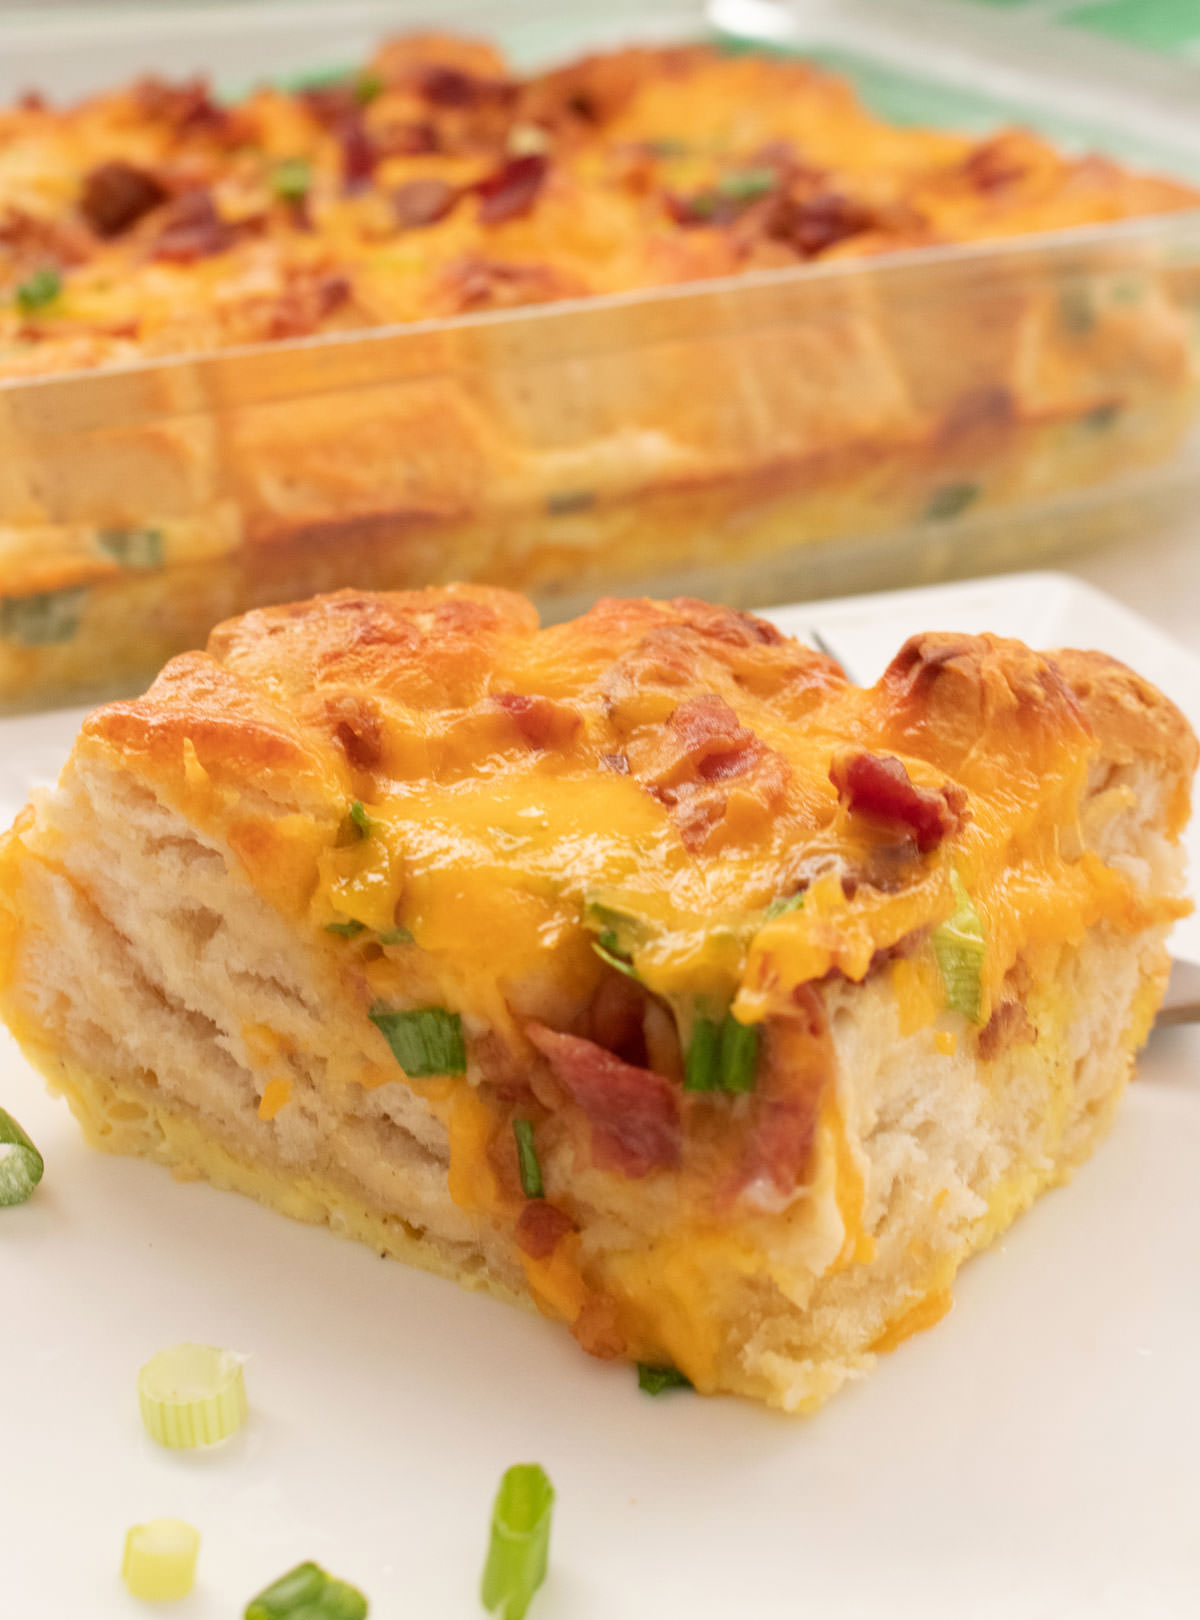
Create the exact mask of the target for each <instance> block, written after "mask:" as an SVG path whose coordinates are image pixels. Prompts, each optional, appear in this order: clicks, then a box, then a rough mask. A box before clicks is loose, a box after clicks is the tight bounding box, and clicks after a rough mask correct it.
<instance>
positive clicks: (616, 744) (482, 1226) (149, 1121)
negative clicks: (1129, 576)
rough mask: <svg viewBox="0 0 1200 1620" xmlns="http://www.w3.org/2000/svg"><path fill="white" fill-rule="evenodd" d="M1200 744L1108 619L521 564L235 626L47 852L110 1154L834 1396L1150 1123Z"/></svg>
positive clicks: (595, 1343)
mask: <svg viewBox="0 0 1200 1620" xmlns="http://www.w3.org/2000/svg"><path fill="white" fill-rule="evenodd" d="M1195 762H1196V742H1195V738H1194V737H1193V735H1192V733H1191V731H1190V730H1189V728H1188V726H1187V724H1186V722H1185V721H1184V720H1183V718H1182V717H1181V716H1180V714H1179V713H1178V712H1177V711H1176V710H1175V709H1174V708H1173V707H1172V705H1171V704H1170V703H1169V702H1167V700H1166V699H1164V698H1163V697H1162V696H1160V694H1159V693H1158V692H1156V691H1155V690H1154V689H1153V688H1152V687H1151V686H1149V685H1148V684H1147V683H1146V682H1144V681H1143V680H1141V679H1140V678H1139V677H1138V676H1136V675H1134V674H1132V673H1131V672H1130V671H1129V670H1127V669H1125V668H1124V667H1123V666H1121V665H1119V664H1117V663H1115V662H1114V661H1113V660H1111V659H1109V658H1107V657H1105V656H1103V655H1101V654H1098V653H1084V652H1064V653H1057V654H1054V655H1052V656H1042V655H1040V654H1037V653H1034V652H1031V651H1029V650H1028V649H1027V648H1026V647H1024V646H1022V645H1021V644H1020V643H1018V642H1015V641H1004V640H1000V639H998V638H995V637H991V636H963V635H947V634H932V633H930V634H925V635H920V636H916V637H914V638H912V639H911V640H909V641H908V642H906V643H905V645H904V646H903V647H902V648H901V649H900V651H899V653H898V654H897V655H896V657H895V658H894V659H893V661H892V663H891V664H890V665H889V667H888V669H887V670H886V672H885V673H884V675H883V676H882V678H881V679H880V680H879V682H878V683H877V684H876V685H875V686H874V687H871V688H869V689H860V688H858V687H855V686H853V685H852V684H850V683H849V682H848V681H847V679H846V678H845V676H844V675H843V673H842V672H841V670H840V669H839V668H838V667H837V665H836V664H835V663H834V662H833V661H832V660H830V659H828V658H826V657H824V656H823V655H821V654H819V653H815V652H812V651H810V650H809V649H808V648H806V647H804V646H801V645H799V644H798V643H796V642H794V641H792V640H789V639H787V638H786V637H784V636H783V635H781V634H780V633H779V632H778V631H777V630H775V629H774V628H773V627H772V626H771V625H769V624H766V623H764V622H762V621H760V620H758V619H754V618H751V617H748V616H746V615H744V614H739V613H735V612H733V611H730V610H728V609H725V608H718V607H710V606H707V605H705V604H703V603H700V602H696V601H690V600H678V601H674V602H669V603H661V602H651V601H644V600H642V601H604V602H601V603H599V604H598V605H597V606H596V607H595V608H594V609H593V611H591V612H590V613H588V614H586V615H585V616H584V617H582V618H580V619H578V620H576V621H574V622H573V623H570V624H564V625H559V626H556V627H554V628H550V629H544V630H539V629H538V627H537V623H536V619H535V617H534V615H533V613H532V610H531V609H530V608H529V607H528V605H527V604H526V603H525V602H524V601H522V600H521V599H520V598H518V597H515V596H511V595H508V594H506V593H503V592H500V591H493V590H488V589H485V588H483V587H477V588H466V587H464V588H458V589H447V590H438V591H427V592H417V593H411V594H396V595H378V596H374V595H366V594H362V593H355V592H342V593H341V594H338V595H334V596H327V597H321V598H317V599H315V600H313V601H309V602H304V603H299V604H296V605H293V606H287V607H279V608H272V609H269V610H266V611H263V612H258V613H253V614H250V615H248V616H247V617H245V618H242V619H239V620H234V621H232V622H230V623H227V624H225V625H222V626H220V627H219V628H218V629H217V630H216V631H215V632H214V634H213V636H212V639H211V641H210V643H209V648H208V651H207V653H204V654H200V653H196V654H189V655H186V656H184V657H182V658H178V659H176V660H175V661H174V662H173V663H171V664H170V665H168V666H167V668H166V669H165V670H164V672H163V674H162V675H161V676H160V677H159V679H158V680H157V681H156V683H155V684H154V686H153V687H152V688H151V689H150V691H149V693H148V694H147V695H146V696H145V697H144V698H141V699H139V700H137V701H132V702H122V703H115V704H112V705H110V706H108V707H106V708H103V709H100V710H98V711H97V712H96V713H95V714H93V715H92V716H91V717H90V718H89V719H88V720H87V721H86V722H85V724H84V726H83V729H82V732H81V733H80V736H79V739H78V741H77V743H76V745H75V749H74V752H73V754H72V756H71V759H70V761H69V762H68V764H67V766H66V768H65V770H64V772H63V775H62V779H61V781H60V783H59V786H58V788H57V790H56V791H54V792H52V793H49V794H46V795H43V796H40V797H39V798H38V799H37V800H36V802H35V803H34V804H33V805H32V806H31V807H30V808H28V809H26V810H25V811H24V812H23V813H22V814H21V816H20V817H19V818H18V821H17V823H16V825H15V827H14V828H13V830H12V831H11V832H10V833H9V834H8V835H7V837H6V839H5V841H4V842H3V844H0V984H2V989H0V1006H2V1009H3V1012H4V1015H5V1017H6V1018H7V1020H8V1021H9V1023H10V1024H11V1026H12V1028H13V1029H14V1031H15V1033H16V1035H17V1037H18V1039H19V1040H20V1041H21V1043H22V1045H23V1046H24V1049H25V1051H26V1052H27V1054H28V1055H29V1057H30V1058H31V1059H32V1060H33V1061H34V1062H35V1063H36V1064H37V1065H38V1066H39V1068H41V1069H42V1070H43V1072H44V1073H45V1075H46V1076H47V1078H48V1080H49V1082H50V1084H51V1086H52V1087H54V1088H55V1089H56V1090H59V1091H62V1092H64V1093H65V1094H66V1095H67V1097H68V1099H69V1101H70V1103H71V1105H72V1107H73V1108H74V1110H75V1112H76V1114H77V1115H78V1117H79V1119H80V1120H81V1122H82V1123H83V1126H84V1129H85V1131H86V1133H87V1135H88V1138H89V1139H90V1140H91V1141H92V1142H94V1143H95V1144H96V1145H97V1146H100V1147H104V1148H108V1149H111V1150H114V1151H119V1152H126V1153H136V1154H141V1155H144V1156H147V1157H150V1158H153V1159H157V1160H158V1161H160V1162H161V1163H163V1164H166V1165H169V1166H170V1167H171V1168H173V1169H174V1170H176V1171H177V1172H179V1173H183V1174H188V1175H191V1174H196V1173H199V1174H201V1175H204V1176H207V1177H208V1178H209V1179H210V1180H211V1181H213V1182H214V1183H216V1184H217V1185H218V1186H223V1187H233V1188H237V1189H239V1190H241V1191H243V1192H248V1193H251V1194H253V1195H254V1196H256V1197H258V1198H260V1199H262V1200H263V1201H265V1202H267V1203H269V1204H272V1205H274V1206H275V1207H277V1208H279V1209H281V1210H284V1211H286V1212H287V1213H289V1214H292V1215H295V1216H298V1217H300V1218H302V1219H306V1220H310V1221H316V1222H326V1223H328V1224H329V1225H330V1226H332V1227H334V1228H336V1229H337V1230H340V1231H343V1232H347V1233H349V1234H351V1235H353V1236H355V1237H358V1238H361V1239H362V1240H364V1241H365V1242H368V1243H370V1244H372V1245H373V1246H374V1247H376V1248H377V1249H379V1250H380V1251H382V1252H384V1253H388V1254H393V1255H396V1256H399V1257H401V1258H404V1259H409V1260H412V1261H415V1262H417V1263H418V1264H422V1265H425V1266H428V1267H430V1268H432V1269H434V1270H437V1271H441V1272H443V1273H445V1274H447V1275H449V1276H452V1277H456V1278H458V1279H459V1280H461V1281H463V1282H465V1283H468V1284H470V1285H472V1286H478V1287H482V1288H486V1289H488V1290H490V1291H491V1292H493V1293H495V1294H498V1295H500V1296H501V1297H503V1298H507V1299H511V1300H522V1301H527V1302H528V1301H532V1302H533V1303H534V1304H536V1305H537V1306H538V1308H539V1309H541V1310H542V1311H543V1312H544V1313H545V1314H547V1315H548V1316H551V1317H556V1318H560V1319H562V1320H564V1321H565V1322H567V1323H568V1324H569V1326H570V1328H571V1331H572V1333H573V1334H574V1335H575V1337H576V1338H577V1339H578V1340H579V1342H580V1343H581V1344H582V1345H583V1346H584V1348H585V1349H587V1350H589V1351H592V1352H593V1353H594V1354H597V1355H601V1356H608V1357H627V1358H630V1359H636V1360H638V1361H642V1362H649V1363H652V1364H655V1365H669V1366H671V1367H674V1368H677V1369H679V1370H680V1371H681V1372H682V1373H683V1374H685V1375H686V1377H687V1378H688V1379H690V1380H691V1381H692V1382H693V1383H694V1384H695V1385H696V1387H697V1388H699V1389H701V1390H703V1391H706V1392H712V1391H719V1390H731V1391H737V1392H740V1393H743V1394H747V1395H752V1396H755V1397H758V1398H759V1399H762V1400H764V1401H768V1402H770V1403H772V1404H773V1405H776V1406H780V1407H783V1408H785V1409H787V1410H805V1409H809V1408H811V1407H813V1406H814V1405H816V1404H817V1403H819V1402H820V1401H821V1400H823V1399H824V1398H825V1397H826V1396H828V1395H829V1394H830V1393H831V1392H832V1391H833V1390H835V1389H836V1388H837V1387H838V1385H839V1384H841V1383H842V1382H843V1381H844V1380H845V1379H846V1378H847V1377H849V1376H852V1375H854V1374H856V1373H859V1372H861V1371H862V1370H863V1369H865V1368H866V1367H868V1366H869V1365H870V1363H871V1360H872V1357H873V1355H874V1354H875V1353H876V1352H878V1351H880V1350H882V1349H886V1348H889V1347H891V1346H892V1345H894V1344H895V1343H897V1342H898V1341H899V1340H900V1339H902V1338H903V1337H905V1336H906V1335H907V1334H909V1333H911V1332H913V1331H915V1330H916V1329H917V1328H919V1327H923V1326H926V1325H927V1324H929V1323H931V1322H932V1321H935V1320H936V1319H937V1317H938V1316H939V1315H940V1314H941V1313H942V1312H943V1311H944V1310H945V1309H946V1307H947V1306H948V1304H949V1301H950V1285H951V1282H952V1279H953V1276H954V1273H955V1270H956V1269H957V1267H958V1265H959V1264H960V1263H961V1261H962V1260H963V1259H964V1258H965V1257H966V1256H967V1255H968V1254H970V1253H971V1252H972V1251H973V1250H976V1249H978V1248H980V1247H981V1246H983V1245H984V1244H986V1243H987V1242H989V1241H990V1240H991V1239H992V1238H993V1237H994V1236H995V1235H996V1233H997V1232H999V1231H1001V1230H1002V1229H1003V1228H1004V1227H1005V1226H1006V1225H1007V1224H1008V1223H1009V1222H1010V1221H1011V1220H1012V1219H1013V1217H1014V1216H1015V1215H1016V1214H1017V1213H1018V1211H1020V1210H1021V1209H1022V1208H1024V1207H1025V1206H1026V1205H1027V1204H1028V1203H1029V1202H1030V1200H1031V1199H1032V1198H1033V1197H1034V1196H1035V1194H1036V1193H1037V1192H1039V1191H1040V1190H1041V1189H1042V1188H1044V1187H1046V1186H1048V1185H1050V1184H1052V1183H1054V1182H1056V1181H1059V1180H1061V1179H1063V1177H1064V1176H1066V1175H1067V1174H1068V1173H1069V1171H1070V1170H1071V1168H1072V1167H1073V1166H1074V1165H1076V1164H1077V1163H1078V1162H1079V1161H1080V1160H1081V1159H1083V1158H1084V1157H1085V1156H1086V1155H1087V1154H1088V1153H1089V1152H1090V1150H1091V1149H1092V1147H1093V1146H1094V1144H1095V1143H1096V1141H1097V1139H1098V1137H1099V1136H1100V1135H1101V1133H1102V1132H1103V1130H1104V1129H1105V1127H1106V1125H1107V1123H1108V1121H1109V1118H1110V1115H1111V1113H1112V1109H1113V1106H1114V1104H1115V1101H1116V1099H1117V1096H1118V1095H1119V1093H1120V1090H1121V1088H1122V1086H1123V1084H1124V1082H1125V1080H1126V1079H1127V1078H1128V1076H1129V1074H1130V1071H1131V1068H1132V1065H1133V1055H1134V1052H1135V1050H1136V1049H1137V1047H1138V1045H1139V1044H1140V1042H1141V1041H1142V1040H1143V1039H1144V1037H1145V1035H1146V1032H1147V1030H1148V1028H1149V1026H1150V1023H1151V1021H1152V1019H1153V1016H1154V1012H1155V1008H1156V1006H1157V1003H1158V1000H1159V997H1160V995H1161V992H1162V989H1163V984H1164V981H1165V978H1166V974H1167V967H1168V959H1167V953H1166V948H1165V940H1166V936H1167V932H1168V929H1169V927H1170V925H1171V922H1172V920H1173V919H1174V918H1176V917H1178V916H1180V915H1181V914H1182V913H1183V912H1184V911H1185V910H1186V909H1187V907H1186V903H1185V902H1183V901H1182V900H1181V899H1180V898H1179V896H1180V886H1181V864H1182V863H1181V855H1180V848H1179V835H1180V832H1181V829H1182V827H1183V825H1184V823H1185V820H1186V817H1187V813H1188V801H1189V791H1190V779H1191V775H1192V771H1193V769H1194V766H1195Z"/></svg>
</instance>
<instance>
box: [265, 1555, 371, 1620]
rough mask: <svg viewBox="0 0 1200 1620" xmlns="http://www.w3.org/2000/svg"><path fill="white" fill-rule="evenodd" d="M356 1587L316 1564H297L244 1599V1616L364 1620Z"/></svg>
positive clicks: (364, 1607) (286, 1619) (364, 1602)
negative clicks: (246, 1600) (255, 1595)
mask: <svg viewBox="0 0 1200 1620" xmlns="http://www.w3.org/2000/svg"><path fill="white" fill-rule="evenodd" d="M367 1610H368V1604H367V1600H366V1598H365V1597H364V1596H363V1595H362V1593H361V1592H360V1591H359V1590H358V1588H357V1587H355V1586H351V1585H350V1583H349V1582H348V1581H339V1580H338V1579H337V1578H336V1577H335V1576H333V1575H327V1574H326V1573H325V1571H324V1570H323V1569H322V1568H321V1566H320V1565H319V1564H313V1563H307V1564H297V1565H296V1567H295V1569H289V1570H288V1572H287V1574H286V1575H281V1576H280V1577H279V1579H278V1580H277V1581H272V1582H271V1584H270V1586H267V1587H264V1588H263V1590H262V1591H261V1592H260V1593H259V1594H258V1596H257V1597H254V1598H251V1599H250V1601H249V1603H247V1605H246V1608H245V1612H244V1615H243V1620H366V1615H367Z"/></svg>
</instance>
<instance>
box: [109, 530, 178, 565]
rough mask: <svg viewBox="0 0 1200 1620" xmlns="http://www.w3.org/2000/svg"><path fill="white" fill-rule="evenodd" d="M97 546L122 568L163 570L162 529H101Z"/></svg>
mask: <svg viewBox="0 0 1200 1620" xmlns="http://www.w3.org/2000/svg"><path fill="white" fill-rule="evenodd" d="M96 544H97V545H98V546H99V547H100V549H101V551H104V552H107V553H108V555H109V556H110V557H111V558H112V559H113V561H114V562H118V563H120V565H121V567H122V568H161V567H162V565H163V537H162V530H161V529H100V530H98V531H97V534H96Z"/></svg>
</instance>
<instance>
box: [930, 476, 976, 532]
mask: <svg viewBox="0 0 1200 1620" xmlns="http://www.w3.org/2000/svg"><path fill="white" fill-rule="evenodd" d="M978 498H979V485H978V484H943V485H942V487H941V489H935V490H934V492H933V494H932V495H931V496H930V497H929V504H928V506H926V508H925V516H926V518H927V519H928V520H929V521H930V522H931V523H942V522H945V521H946V520H947V519H948V518H953V517H957V516H958V514H959V513H960V512H965V511H966V509H967V507H968V506H970V505H971V504H972V503H973V502H974V501H976V500H978Z"/></svg>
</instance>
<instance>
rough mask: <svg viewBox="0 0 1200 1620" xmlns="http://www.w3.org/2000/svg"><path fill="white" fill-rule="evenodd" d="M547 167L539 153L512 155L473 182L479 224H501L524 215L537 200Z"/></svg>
mask: <svg viewBox="0 0 1200 1620" xmlns="http://www.w3.org/2000/svg"><path fill="white" fill-rule="evenodd" d="M549 169H550V163H549V159H548V158H547V157H546V156H545V154H544V153H542V152H530V153H528V154H527V155H526V156H525V157H518V158H512V159H510V161H509V162H508V163H505V164H502V165H501V167H500V168H498V169H494V170H493V171H492V173H491V174H487V175H484V177H483V179H482V180H480V181H478V182H477V183H476V185H475V190H476V191H477V192H478V193H479V214H478V219H479V223H480V224H481V225H500V224H503V223H504V221H506V220H510V219H519V218H520V217H521V215H522V214H527V213H528V212H529V210H530V209H531V208H532V207H533V205H534V202H535V201H536V200H537V195H538V192H539V191H541V189H542V186H543V185H544V184H545V181H546V175H547V174H548V172H549Z"/></svg>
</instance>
